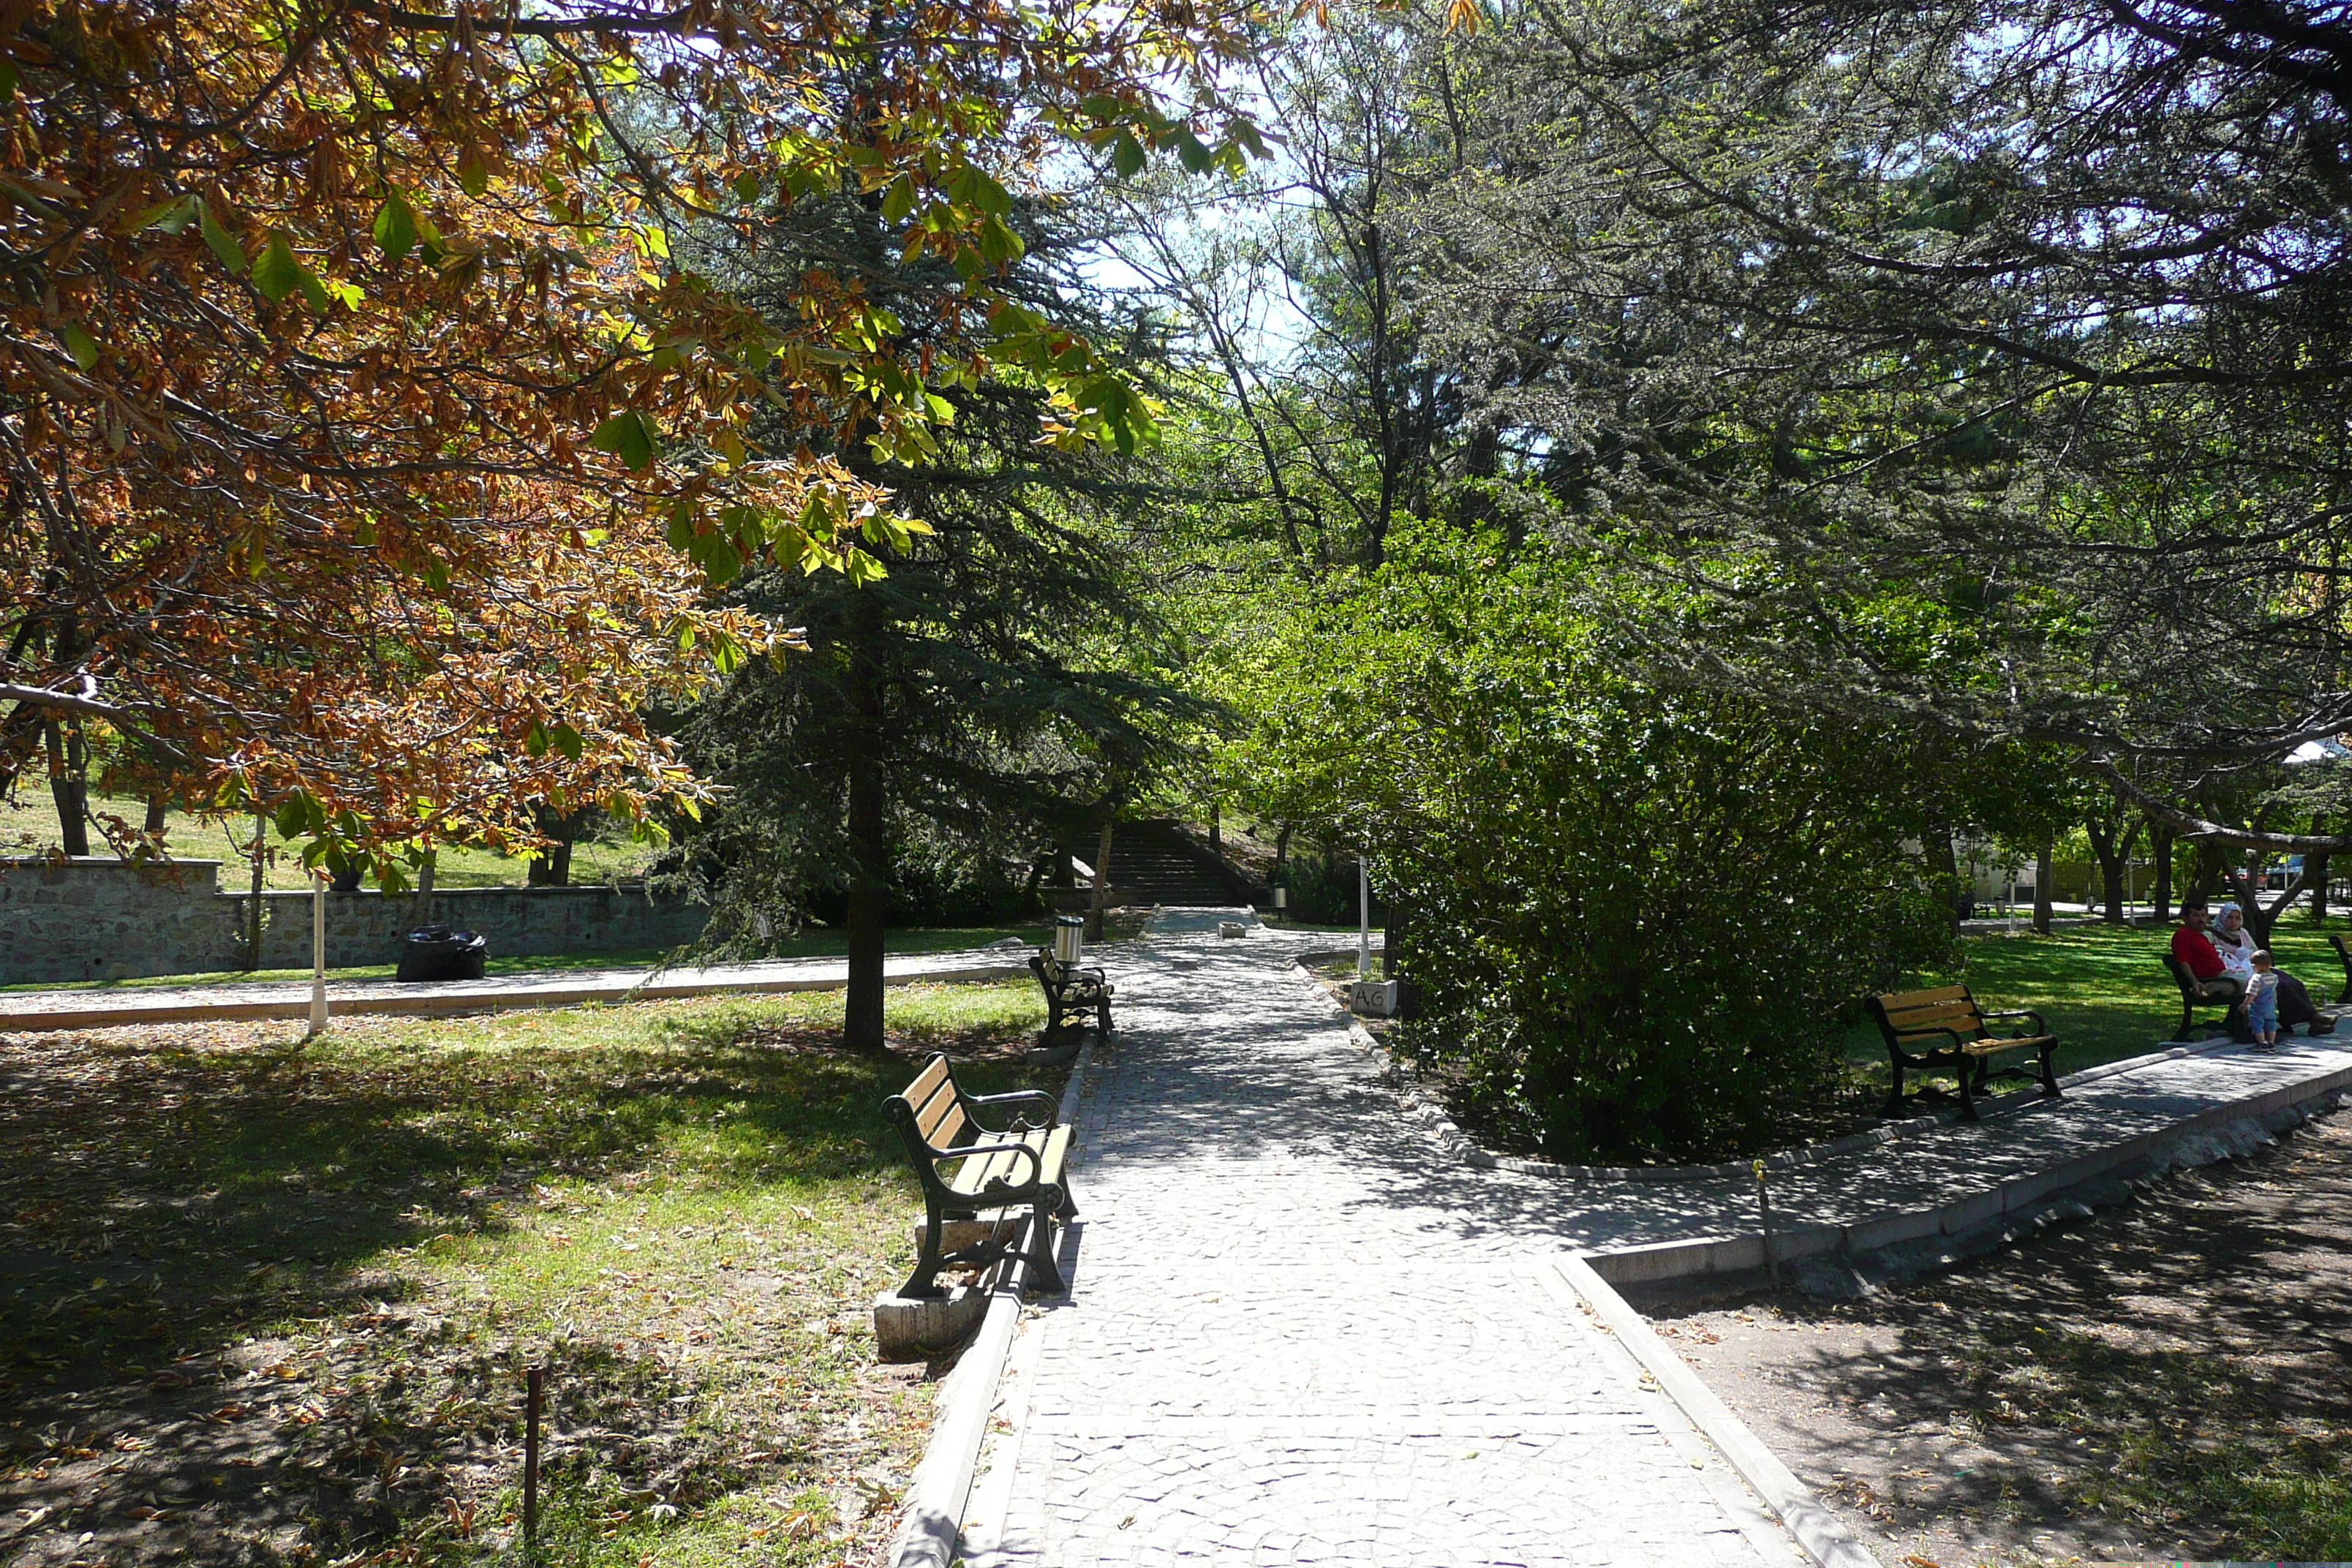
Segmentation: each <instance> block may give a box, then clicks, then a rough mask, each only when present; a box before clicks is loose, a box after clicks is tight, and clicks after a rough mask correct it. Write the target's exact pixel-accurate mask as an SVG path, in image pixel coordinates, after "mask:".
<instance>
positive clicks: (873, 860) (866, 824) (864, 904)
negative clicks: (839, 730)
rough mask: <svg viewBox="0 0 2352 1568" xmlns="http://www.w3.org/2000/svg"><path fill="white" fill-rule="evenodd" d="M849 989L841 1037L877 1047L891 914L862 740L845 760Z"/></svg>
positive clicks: (877, 811)
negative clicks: (885, 941)
mask: <svg viewBox="0 0 2352 1568" xmlns="http://www.w3.org/2000/svg"><path fill="white" fill-rule="evenodd" d="M849 858H850V873H849V921H848V923H849V989H848V996H847V999H846V1000H847V1005H846V1007H845V1011H844V1013H843V1016H842V1023H841V1038H842V1042H843V1043H844V1044H845V1045H846V1046H848V1047H849V1048H850V1049H852V1050H858V1051H878V1050H880V1049H882V1047H883V1032H882V998H883V990H884V987H883V984H882V945H883V933H884V932H885V931H887V929H888V924H889V917H890V887H889V881H888V875H889V865H890V837H889V824H888V812H887V807H886V804H885V802H884V800H883V797H882V774H881V771H880V770H879V769H878V768H877V767H876V766H875V764H874V760H873V758H872V757H871V756H870V755H869V754H867V752H866V748H865V746H864V745H863V744H862V743H861V744H860V745H859V746H858V747H857V749H856V751H855V752H853V753H852V754H851V756H850V759H849Z"/></svg>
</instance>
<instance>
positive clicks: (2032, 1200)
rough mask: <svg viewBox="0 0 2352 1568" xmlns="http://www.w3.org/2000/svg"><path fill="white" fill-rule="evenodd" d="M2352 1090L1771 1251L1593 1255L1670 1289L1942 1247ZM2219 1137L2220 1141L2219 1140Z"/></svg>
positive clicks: (2307, 1092)
mask: <svg viewBox="0 0 2352 1568" xmlns="http://www.w3.org/2000/svg"><path fill="white" fill-rule="evenodd" d="M2347 1087H2352V1067H2341V1068H2331V1069H2330V1070H2328V1071H2326V1072H2322V1073H2315V1074H2314V1075H2312V1076H2311V1077H2309V1078H2305V1079H2296V1080H2294V1081H2292V1082H2288V1083H2284V1084H2282V1085H2280V1086H2279V1087H2278V1088H2276V1089H2272V1090H2270V1091H2269V1092H2268V1093H2266V1094H2260V1095H2256V1096H2253V1097H2252V1098H2251V1099H2248V1100H2235V1101H2232V1102H2231V1103H2229V1104H2227V1105H2216V1106H2213V1107H2211V1108H2210V1109H2208V1110H2203V1111H2200V1112H2199V1113H2198V1114H2196V1115H2194V1116H2190V1117H2186V1118H2184V1119H2182V1120H2181V1121H2176V1122H2174V1123H2172V1124H2171V1125H2169V1126H2167V1127H2163V1128H2159V1129H2158V1130H2156V1131H2151V1132H2143V1133H2140V1134H2138V1135H2137V1136H2136V1137H2131V1138H2126V1139H2124V1140H2122V1141H2121V1142H2116V1143H2110V1144H2108V1145H2106V1146H2105V1147H2104V1148H2100V1149H2094V1150H2092V1151H2091V1152H2088V1153H2086V1154H2082V1155H2078V1156H2077V1157H2075V1158H2074V1159H2072V1160H2069V1161H2067V1162H2065V1163H2063V1164H2059V1165H2053V1166H2052V1167H2050V1168H2049V1169H2047V1170H2042V1171H2034V1172H2030V1173H2026V1174H2024V1175H2021V1176H2018V1177H2015V1178H2013V1179H2011V1180H2010V1181H2006V1182H2003V1183H2001V1184H2000V1185H1999V1186H1997V1187H1994V1188H1992V1189H1991V1190H1990V1191H1989V1192H1981V1193H1978V1194H1974V1195H1973V1196H1970V1197H1966V1198H1960V1199H1958V1200H1956V1201H1954V1202H1951V1203H1948V1204H1939V1205H1934V1206H1932V1207H1928V1208H1921V1209H1904V1210H1896V1211H1894V1212H1891V1213H1885V1214H1880V1215H1874V1216H1873V1217H1871V1218H1868V1219H1862V1220H1856V1221H1853V1223H1851V1224H1848V1225H1811V1226H1796V1227H1794V1228H1791V1229H1779V1228H1776V1229H1774V1231H1773V1232H1772V1236H1771V1239H1770V1242H1769V1247H1770V1251H1769V1253H1768V1252H1767V1251H1766V1247H1767V1245H1768V1244H1767V1242H1766V1240H1765V1237H1763V1235H1762V1234H1761V1233H1760V1232H1749V1233H1748V1234H1745V1235H1739V1236H1733V1237H1715V1238H1712V1239H1708V1238H1700V1239H1695V1240H1688V1241H1662V1242H1654V1243H1651V1244H1650V1245H1648V1246H1644V1247H1623V1248H1620V1249H1617V1250H1614V1251H1611V1252H1604V1253H1596V1254H1594V1255H1592V1258H1591V1264H1592V1268H1593V1269H1594V1271H1595V1272H1596V1273H1599V1274H1600V1275H1601V1276H1602V1277H1603V1278H1605V1279H1608V1280H1609V1282H1610V1283H1611V1284H1612V1285H1633V1284H1664V1283H1668V1282H1671V1281H1675V1280H1682V1279H1696V1278H1699V1277H1702V1276H1706V1275H1713V1274H1750V1273H1758V1272H1761V1271H1763V1270H1764V1269H1765V1268H1767V1267H1768V1266H1769V1265H1771V1264H1802V1263H1804V1262H1806V1261H1807V1260H1808V1259H1813V1258H1822V1259H1824V1260H1826V1258H1827V1257H1828V1255H1840V1256H1842V1257H1843V1258H1859V1257H1862V1256H1864V1255H1865V1254H1872V1253H1877V1252H1880V1251H1883V1250H1885V1249H1887V1248H1892V1247H1904V1246H1906V1244H1914V1243H1931V1244H1933V1243H1935V1238H1937V1237H1955V1238H1958V1237H1967V1236H1969V1235H1972V1234H1975V1233H1978V1232H1980V1231H1982V1230H1984V1229H1985V1228H1986V1227H1988V1226H2000V1225H2001V1224H2003V1223H2004V1222H2014V1221H2019V1220H2021V1219H2022V1218H2023V1217H2024V1216H2027V1215H2031V1214H2032V1213H2033V1212H2034V1211H2036V1210H2037V1209H2039V1207H2040V1206H2041V1205H2042V1204H2043V1203H2044V1202H2045V1200H2048V1199H2049V1198H2051V1197H2052V1195H2053V1194H2063V1193H2064V1192H2065V1191H2066V1189H2068V1188H2072V1187H2081V1186H2084V1185H2085V1184H2089V1183H2091V1182H2094V1181H2095V1180H2097V1179H2098V1178H2100V1177H2102V1176H2108V1175H2111V1174H2112V1173H2116V1172H2117V1171H2118V1170H2121V1169H2123V1168H2125V1167H2129V1166H2134V1165H2138V1164H2141V1163H2144V1162H2145V1163H2147V1164H2149V1165H2150V1166H2155V1165H2160V1164H2167V1163H2179V1162H2177V1161H2172V1160H2169V1159H2168V1154H2170V1153H2171V1152H2174V1151H2176V1150H2178V1149H2179V1148H2181V1147H2182V1146H2183V1145H2187V1144H2190V1143H2191V1142H2192V1141H2194V1140H2197V1139H2199V1138H2200V1136H2202V1137H2206V1138H2209V1139H2212V1140H2213V1144H2212V1149H2211V1152H2210V1155H2209V1156H2208V1157H2210V1158H2214V1159H2218V1158H2221V1157H2224V1156H2226V1155H2227V1154H2228V1153H2230V1152H2231V1148H2230V1146H2229V1140H2230V1136H2231V1134H2230V1133H2229V1131H2228V1130H2229V1129H2231V1127H2232V1126H2233V1125H2234V1124H2236V1123H2241V1122H2251V1123H2255V1124H2258V1125H2257V1131H2258V1132H2259V1131H2260V1128H2259V1124H2260V1123H2262V1122H2263V1121H2264V1120H2265V1119H2266V1118H2276V1117H2283V1118H2284V1121H2299V1120H2301V1108H2303V1107H2305V1106H2308V1105H2309V1104H2310V1103H2311V1102H2312V1101H2314V1100H2325V1099H2328V1098H2330V1097H2332V1096H2334V1095H2336V1094H2337V1093H2338V1092H2339V1091H2341V1090H2343V1089H2346V1088H2347ZM2217 1135H2218V1136H2217Z"/></svg>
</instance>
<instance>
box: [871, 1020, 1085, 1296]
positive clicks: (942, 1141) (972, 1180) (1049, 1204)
mask: <svg viewBox="0 0 2352 1568" xmlns="http://www.w3.org/2000/svg"><path fill="white" fill-rule="evenodd" d="M1019 1103H1027V1104H1030V1105H1034V1106H1042V1107H1043V1108H1044V1111H1045V1119H1044V1120H1043V1121H1032V1120H1030V1118H1029V1117H1028V1116H1026V1115H1016V1116H1014V1117H1013V1121H1012V1124H1011V1125H1010V1126H1006V1127H992V1126H990V1125H989V1124H988V1121H987V1120H986V1119H984V1118H983V1116H982V1112H983V1111H992V1110H994V1109H996V1108H1002V1107H1006V1106H1011V1105H1014V1104H1019ZM882 1114H883V1117H884V1118H885V1119H886V1120H887V1121H889V1122H890V1124H891V1125H892V1126H894V1127H896V1128H898V1136H899V1137H900V1139H901V1140H903V1141H904V1142H905V1143H906V1146H907V1158H908V1162H909V1163H912V1164H913V1165H914V1167H915V1179H916V1181H917V1182H919V1183H920V1184H921V1185H922V1189H923V1209H924V1218H923V1231H922V1236H921V1238H920V1240H919V1242H918V1244H917V1249H916V1258H915V1271H914V1273H912V1274H910V1275H908V1278H907V1283H906V1284H905V1285H903V1286H901V1287H900V1288H899V1290H898V1294H899V1295H901V1296H903V1297H906V1298H908V1299H909V1300H936V1299H937V1298H939V1297H940V1296H942V1295H944V1294H945V1293H946V1292H944V1291H942V1290H941V1289H940V1287H939V1285H938V1283H937V1276H938V1274H939V1271H940V1269H942V1268H992V1267H993V1266H994V1265H995V1264H997V1263H999V1262H1001V1261H1003V1259H1004V1258H1007V1257H1009V1256H1011V1255H1012V1254H1013V1251H1014V1249H1015V1235H1017V1234H1019V1233H1018V1232H1015V1233H1013V1234H1008V1233H1007V1232H1006V1230H1005V1224H1006V1221H1005V1219H1004V1217H1003V1216H1002V1215H999V1216H998V1218H997V1219H996V1221H995V1222H994V1223H992V1225H991V1226H989V1229H988V1232H987V1234H986V1235H985V1236H984V1237H982V1239H981V1240H979V1241H977V1242H974V1243H973V1244H971V1246H968V1247H957V1248H954V1249H953V1250H949V1249H947V1248H946V1247H943V1245H942V1237H943V1235H944V1232H945V1229H946V1226H947V1225H948V1224H949V1222H950V1221H953V1220H978V1219H979V1218H980V1216H981V1215H982V1213H983V1212H987V1211H991V1210H1003V1209H1017V1208H1024V1207H1025V1208H1027V1209H1028V1210H1029V1211H1030V1217H1029V1223H1028V1225H1027V1226H1025V1227H1022V1228H1023V1229H1025V1233H1026V1236H1027V1238H1028V1245H1027V1246H1026V1247H1024V1248H1022V1249H1021V1250H1022V1252H1023V1255H1024V1256H1025V1257H1026V1258H1028V1259H1029V1268H1030V1278H1031V1279H1032V1281H1033V1282H1034V1287H1035V1288H1037V1289H1044V1290H1045V1292H1046V1293H1047V1294H1049V1295H1059V1294H1061V1292H1062V1291H1063V1289H1065V1288H1066V1287H1065V1286H1064V1284H1063V1281H1062V1271H1061V1269H1060V1268H1059V1267H1058V1266H1057V1265H1056V1264H1055V1260H1054V1240H1053V1221H1054V1220H1055V1219H1065V1220H1066V1219H1070V1218H1073V1217H1075V1216H1076V1214H1077V1212H1078V1206H1077V1204H1076V1202H1075V1201H1074V1200H1073V1199H1072V1197H1071V1194H1070V1182H1069V1173H1068V1172H1067V1171H1066V1170H1065V1169H1064V1166H1065V1165H1066V1162H1067V1159H1068V1153H1069V1132H1068V1130H1067V1129H1066V1128H1064V1127H1062V1126H1061V1125H1060V1110H1059V1108H1058V1107H1057V1106H1056V1105H1055V1102H1054V1097H1053V1096H1052V1095H1050V1094H1047V1093H1045V1091H1044V1090H1043V1089H1019V1090H1015V1091H1014V1092H1013V1093H1011V1094H984V1095H969V1094H966V1093H964V1091H963V1090H962V1089H961V1088H960V1087H958V1086H957V1083H956V1080H955V1071H954V1069H953V1068H951V1067H950V1065H949V1063H948V1058H946V1057H944V1056H940V1055H934V1056H933V1057H932V1058H931V1059H930V1060H929V1061H928V1062H926V1063H925V1064H924V1065H923V1070H922V1071H921V1072H919V1073H917V1074H916V1075H915V1080H914V1081H913V1082H912V1083H910V1084H908V1086H907V1088H906V1090H905V1092H903V1093H900V1094H894V1095H892V1096H891V1097H890V1098H889V1099H888V1100H884V1101H883V1102H882ZM949 1166H954V1167H955V1170H954V1172H953V1173H952V1174H950V1173H948V1171H947V1167H949ZM1013 1223H1014V1224H1016V1225H1017V1224H1018V1222H1017V1221H1014V1222H1013Z"/></svg>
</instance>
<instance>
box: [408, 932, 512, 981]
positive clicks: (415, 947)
mask: <svg viewBox="0 0 2352 1568" xmlns="http://www.w3.org/2000/svg"><path fill="white" fill-rule="evenodd" d="M489 956H490V944H489V943H488V942H485V941H483V940H482V938H481V936H480V935H479V934H478V932H475V931H451V930H450V929H449V928H448V927H447V926H418V927H417V928H416V929H415V931H410V932H409V933H408V942H407V944H406V945H405V946H404V947H403V948H402V949H401V950H400V971H399V973H398V974H396V975H395V976H394V978H395V979H400V980H479V979H480V978H481V977H482V966H483V964H484V963H487V962H488V959H489Z"/></svg>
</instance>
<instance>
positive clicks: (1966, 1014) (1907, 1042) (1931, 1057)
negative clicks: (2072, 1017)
mask: <svg viewBox="0 0 2352 1568" xmlns="http://www.w3.org/2000/svg"><path fill="white" fill-rule="evenodd" d="M1863 1006H1864V1009H1865V1010H1866V1011H1867V1012H1868V1013H1869V1014H1870V1016H1871V1018H1872V1020H1873V1021H1874V1022H1875V1023H1876V1024H1877V1025H1878V1032H1879V1033H1880V1034H1881V1035H1883V1036H1885V1038H1886V1055H1887V1058H1888V1059H1889V1060H1890V1061H1891V1063H1892V1064H1893V1066H1894V1069H1895V1083H1894V1086H1893V1087H1892V1088H1891V1089H1888V1091H1887V1095H1886V1104H1885V1109H1884V1110H1883V1111H1882V1114H1883V1115H1886V1116H1899V1115H1901V1114H1902V1113H1903V1109H1904V1105H1905V1099H1904V1094H1903V1074H1904V1072H1905V1070H1906V1068H1907V1069H1908V1070H1909V1071H1910V1072H1911V1073H1912V1074H1913V1075H1914V1076H1920V1075H1924V1074H1927V1073H1931V1072H1948V1073H1949V1074H1951V1075H1952V1079H1953V1081H1954V1082H1955V1083H1957V1084H1958V1087H1959V1101H1960V1115H1961V1116H1962V1117H1963V1118H1964V1119H1966V1120H1967V1121H1975V1120H1976V1119H1977V1106H1976V1097H1977V1094H1978V1093H1979V1091H1980V1090H1982V1089H1984V1088H1985V1087H1986V1086H1987V1085H1988V1084H1989V1083H1990V1081H1991V1079H1995V1078H2017V1079H2025V1080H2027V1081H2028V1082H2032V1081H2035V1080H2037V1079H2038V1080H2039V1081H2040V1083H2041V1085H2042V1093H2043V1094H2044V1095H2045V1096H2048V1097H2050V1098H2053V1099H2055V1098H2056V1097H2057V1095H2058V1079H2057V1075H2056V1074H2054V1073H2053V1072H2052V1071H2051V1070H2050V1053H2051V1052H2052V1051H2053V1050H2054V1049H2055V1048H2056V1047H2057V1045H2058V1037H2057V1036H2055V1035H2053V1034H2052V1033H2050V1031H2049V1030H2048V1029H2047V1028H2045V1027H2044V1026H2043V1025H2042V1015H2041V1014H2039V1013H2027V1012H2012V1013H1988V1012H1986V1011H1984V1009H1983V1008H1981V1007H1979V1006H1978V1005H1977V999H1976V997H1975V996H1974V995H1973V994H1970V992H1969V988H1968V987H1967V986H1965V985H1943V986H1938V987H1937V988H1936V989H1934V990H1932V991H1897V992H1887V993H1883V994H1877V995H1873V996H1866V997H1864V998H1863ZM2020 1018H2021V1019H2025V1020H2028V1021H2029V1022H2030V1024H2031V1026H2032V1027H2031V1032H2030V1033H2027V1034H2022V1035H1996V1034H1994V1033H1993V1032H1992V1031H1991V1029H1990V1027H1989V1025H1990V1023H1991V1022H1992V1021H1993V1020H1996V1019H2000V1020H2008V1019H2020ZM2024 1050H2031V1051H2036V1052H2038V1053H2040V1056H2041V1058H2042V1060H2041V1070H2040V1071H2039V1072H2038V1073H2035V1072H2028V1071H2026V1070H2025V1069H2024V1068H2017V1067H2002V1068H1995V1067H1993V1065H1992V1058H1994V1057H1996V1056H2000V1055H2001V1054H2003V1053H2004V1052H2008V1051H2024ZM1911 1098H1913V1099H1915V1100H1946V1099H1949V1098H1951V1097H1950V1096H1948V1095H1947V1094H1945V1093H1944V1091H1943V1090H1942V1089H1937V1088H1936V1087H1935V1086H1933V1085H1932V1084H1926V1083H1923V1084H1921V1085H1920V1086H1919V1089H1918V1092H1917V1093H1916V1094H1915V1095H1914V1096H1912V1097H1911Z"/></svg>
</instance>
